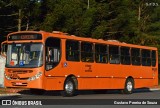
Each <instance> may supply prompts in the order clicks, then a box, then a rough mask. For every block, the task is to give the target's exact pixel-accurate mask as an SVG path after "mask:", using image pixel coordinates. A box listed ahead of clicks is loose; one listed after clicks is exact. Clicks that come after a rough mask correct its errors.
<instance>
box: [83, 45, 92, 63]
mask: <svg viewBox="0 0 160 108" xmlns="http://www.w3.org/2000/svg"><path fill="white" fill-rule="evenodd" d="M81 60H82V62H93V61H94V60H93V44H92V43H88V42H82V43H81Z"/></svg>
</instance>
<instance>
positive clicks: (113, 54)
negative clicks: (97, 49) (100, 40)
mask: <svg viewBox="0 0 160 108" xmlns="http://www.w3.org/2000/svg"><path fill="white" fill-rule="evenodd" d="M109 61H110V64H119V63H120V58H119V47H118V46H111V45H110V46H109Z"/></svg>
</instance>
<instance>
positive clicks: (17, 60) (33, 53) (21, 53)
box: [6, 43, 43, 67]
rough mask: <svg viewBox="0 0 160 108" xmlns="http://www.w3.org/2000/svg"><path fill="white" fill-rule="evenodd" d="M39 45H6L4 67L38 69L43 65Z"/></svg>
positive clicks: (41, 46)
mask: <svg viewBox="0 0 160 108" xmlns="http://www.w3.org/2000/svg"><path fill="white" fill-rule="evenodd" d="M42 50H43V45H42V44H41V43H23V44H22V43H21V44H18V43H13V44H8V51H7V62H6V67H39V66H42V64H43V62H42V61H43V53H42V52H43V51H42Z"/></svg>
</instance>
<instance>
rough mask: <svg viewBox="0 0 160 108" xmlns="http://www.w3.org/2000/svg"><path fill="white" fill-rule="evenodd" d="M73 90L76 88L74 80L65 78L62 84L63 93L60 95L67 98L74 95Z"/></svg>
mask: <svg viewBox="0 0 160 108" xmlns="http://www.w3.org/2000/svg"><path fill="white" fill-rule="evenodd" d="M75 90H76V86H75V82H74V80H73V79H72V78H67V79H66V81H65V83H64V91H62V95H63V96H67V97H69V96H73V95H75Z"/></svg>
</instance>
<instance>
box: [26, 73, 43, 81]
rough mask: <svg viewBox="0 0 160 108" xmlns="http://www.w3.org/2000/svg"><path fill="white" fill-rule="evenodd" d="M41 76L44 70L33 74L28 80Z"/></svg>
mask: <svg viewBox="0 0 160 108" xmlns="http://www.w3.org/2000/svg"><path fill="white" fill-rule="evenodd" d="M40 76H42V72H39V73H37V74H36V75H35V76H32V77H30V78H28V81H33V80H36V79H38V78H39V77H40Z"/></svg>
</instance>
